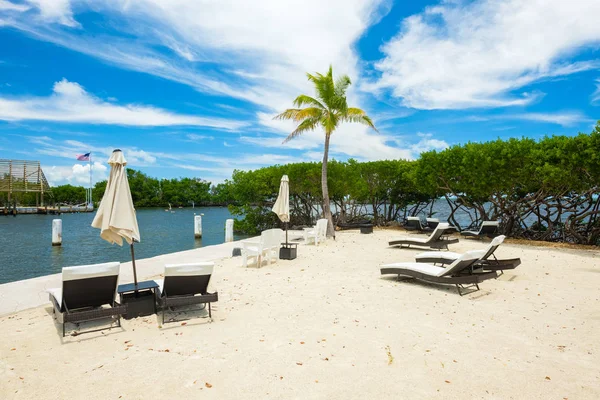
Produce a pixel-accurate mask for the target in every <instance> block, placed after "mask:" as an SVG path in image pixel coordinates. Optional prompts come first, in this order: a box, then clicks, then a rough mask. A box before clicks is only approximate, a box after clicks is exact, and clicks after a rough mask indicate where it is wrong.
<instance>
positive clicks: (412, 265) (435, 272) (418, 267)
mask: <svg viewBox="0 0 600 400" xmlns="http://www.w3.org/2000/svg"><path fill="white" fill-rule="evenodd" d="M484 254H485V252H484V251H483V250H471V251H467V252H466V253H464V254H461V255H460V256H459V257H458V258H457V259H456V260H454V262H453V263H452V264H450V265H449V266H448V267H446V268H444V267H437V266H435V265H431V264H426V263H418V262H403V263H394V264H386V265H382V268H402V269H407V270H410V271H415V272H420V273H422V274H426V275H429V276H436V277H442V276H445V275H448V276H452V275H453V274H455V273H458V272H461V271H462V270H463V269H464V268H465V266H464V262H467V263H468V262H469V261H471V263H472V262H473V261H475V260H478V259H480V258H481V257H482V256H483V255H484Z"/></svg>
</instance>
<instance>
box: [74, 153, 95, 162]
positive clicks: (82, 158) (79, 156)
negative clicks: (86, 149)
mask: <svg viewBox="0 0 600 400" xmlns="http://www.w3.org/2000/svg"><path fill="white" fill-rule="evenodd" d="M90 154H92V153H85V154H77V160H78V161H90Z"/></svg>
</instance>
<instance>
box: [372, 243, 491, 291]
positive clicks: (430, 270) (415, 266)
mask: <svg viewBox="0 0 600 400" xmlns="http://www.w3.org/2000/svg"><path fill="white" fill-rule="evenodd" d="M483 255H484V252H483V251H482V250H472V251H468V252H466V253H465V254H462V255H461V256H460V257H458V258H457V259H456V260H455V261H454V262H453V263H452V264H450V265H449V266H448V267H447V268H443V267H437V266H435V265H431V264H425V263H417V262H403V263H393V264H385V265H382V266H381V274H382V275H386V274H396V275H398V278H399V277H401V276H407V277H410V278H415V279H420V280H422V281H425V282H433V283H443V284H447V285H456V289H457V291H458V294H459V295H461V296H462V295H463V294H464V290H465V289H467V288H468V287H471V286H475V287H476V288H477V290H479V283H481V282H483V281H485V280H487V279H493V278H497V277H498V274H497V273H496V271H483V272H482V271H475V270H474V269H473V265H474V264H475V263H476V262H477V261H478V260H479V259H480V258H481V257H482V256H483ZM464 285H469V286H468V287H465V286H464Z"/></svg>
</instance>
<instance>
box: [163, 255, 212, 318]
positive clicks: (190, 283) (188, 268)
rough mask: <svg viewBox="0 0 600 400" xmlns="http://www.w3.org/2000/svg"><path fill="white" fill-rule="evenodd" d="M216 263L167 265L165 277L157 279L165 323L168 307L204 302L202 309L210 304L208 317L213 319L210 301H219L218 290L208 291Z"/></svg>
mask: <svg viewBox="0 0 600 400" xmlns="http://www.w3.org/2000/svg"><path fill="white" fill-rule="evenodd" d="M214 265H215V264H214V263H213V262H198V263H193V264H172V265H165V279H164V280H162V279H156V280H155V281H156V283H158V290H157V292H156V299H157V302H158V305H159V306H160V307H161V308H162V323H163V324H164V323H165V311H166V309H167V308H174V307H181V306H189V305H194V304H202V308H201V310H203V309H204V307H206V304H208V317H209V318H211V320H212V312H211V308H210V303H213V302H216V301H219V294H218V293H217V292H215V293H208V291H207V290H208V284H209V282H210V277H211V276H212V272H213V268H214ZM173 322H174V320H173Z"/></svg>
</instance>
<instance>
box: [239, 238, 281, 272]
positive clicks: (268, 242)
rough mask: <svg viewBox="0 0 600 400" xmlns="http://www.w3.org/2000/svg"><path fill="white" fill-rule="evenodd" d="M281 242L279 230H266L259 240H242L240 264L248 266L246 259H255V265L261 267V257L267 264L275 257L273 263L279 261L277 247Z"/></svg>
mask: <svg viewBox="0 0 600 400" xmlns="http://www.w3.org/2000/svg"><path fill="white" fill-rule="evenodd" d="M282 241H283V231H282V230H281V229H267V230H266V231H263V232H262V233H261V234H260V240H258V241H253V240H243V241H242V245H243V246H244V248H243V249H242V264H243V266H244V267H247V266H248V257H254V258H255V259H256V265H257V266H258V267H261V266H262V260H263V257H264V258H266V260H267V263H268V264H270V263H271V259H272V258H273V257H275V261H277V260H278V259H279V247H280V246H281V242H282Z"/></svg>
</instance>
